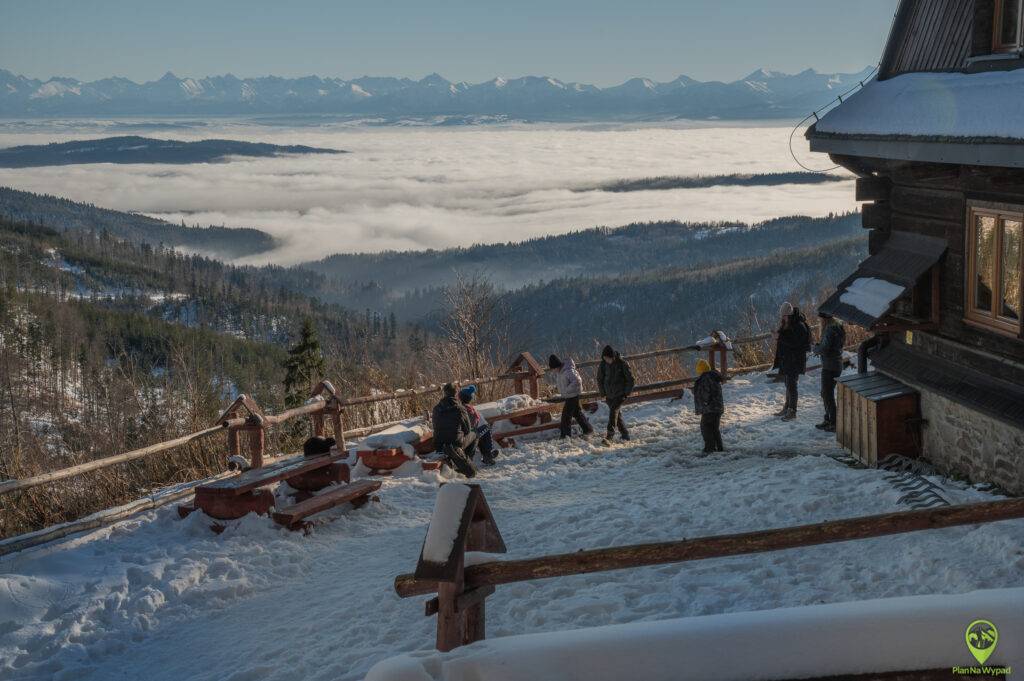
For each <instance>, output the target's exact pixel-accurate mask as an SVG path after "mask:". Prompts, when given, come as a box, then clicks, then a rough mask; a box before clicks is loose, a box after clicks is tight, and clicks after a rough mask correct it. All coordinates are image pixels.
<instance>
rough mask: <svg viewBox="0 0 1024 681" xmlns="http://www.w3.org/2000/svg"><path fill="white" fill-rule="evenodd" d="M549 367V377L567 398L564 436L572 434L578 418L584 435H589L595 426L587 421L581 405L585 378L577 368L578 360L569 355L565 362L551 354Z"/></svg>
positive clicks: (563, 409) (559, 391)
mask: <svg viewBox="0 0 1024 681" xmlns="http://www.w3.org/2000/svg"><path fill="white" fill-rule="evenodd" d="M548 367H549V368H550V369H551V374H549V376H548V379H549V380H552V382H553V383H554V385H555V389H556V390H558V394H559V395H560V396H561V397H563V398H565V402H564V404H562V423H561V431H562V437H563V438H567V437H569V435H570V434H572V420H573V419H576V423H578V424H579V425H580V430H581V431H583V437H587V436H589V435H590V434H591V433H593V432H594V427H593V426H591V425H590V422H589V421H587V417H586V416H584V415H583V409H582V407H580V393H582V392H583V378H582V377H581V376H580V372H579V371H577V370H576V362H574V361H572V359H571V358H568V357H567V358H566V359H565V361H564V362H563V361H562V360H560V359H558V357H557V356H555V355H551V356H550V357H548Z"/></svg>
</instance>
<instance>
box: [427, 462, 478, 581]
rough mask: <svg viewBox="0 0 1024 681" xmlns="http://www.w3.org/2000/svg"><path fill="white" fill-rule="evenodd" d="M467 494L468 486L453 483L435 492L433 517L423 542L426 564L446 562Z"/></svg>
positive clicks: (457, 532)
mask: <svg viewBox="0 0 1024 681" xmlns="http://www.w3.org/2000/svg"><path fill="white" fill-rule="evenodd" d="M469 492H470V487H469V485H461V484H459V483H455V482H450V483H448V484H447V485H443V486H442V487H441V488H440V489H439V490H437V502H436V503H435V505H434V515H433V517H431V519H430V527H429V528H428V529H427V539H426V541H425V542H423V560H425V561H427V562H428V563H444V562H447V560H448V556H449V555H451V552H452V546H453V545H454V544H455V538H456V537H457V536H458V534H459V525H460V524H461V523H462V511H463V509H465V508H466V500H467V499H468V498H469Z"/></svg>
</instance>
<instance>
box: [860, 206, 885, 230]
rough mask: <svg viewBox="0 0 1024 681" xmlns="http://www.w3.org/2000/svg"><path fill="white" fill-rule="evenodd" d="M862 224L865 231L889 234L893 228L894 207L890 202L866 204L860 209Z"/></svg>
mask: <svg viewBox="0 0 1024 681" xmlns="http://www.w3.org/2000/svg"><path fill="white" fill-rule="evenodd" d="M860 224H861V227H864V228H865V229H880V230H882V231H884V232H888V231H889V228H890V227H891V226H892V207H891V206H890V205H889V202H888V201H882V202H879V203H865V204H864V205H863V206H861V207H860Z"/></svg>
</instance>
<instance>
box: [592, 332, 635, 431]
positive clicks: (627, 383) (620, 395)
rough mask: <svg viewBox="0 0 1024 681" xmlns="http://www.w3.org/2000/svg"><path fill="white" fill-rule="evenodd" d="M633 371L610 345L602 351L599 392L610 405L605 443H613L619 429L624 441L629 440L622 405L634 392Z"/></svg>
mask: <svg viewBox="0 0 1024 681" xmlns="http://www.w3.org/2000/svg"><path fill="white" fill-rule="evenodd" d="M634 385H635V381H634V380H633V371H632V370H631V369H630V368H629V364H627V363H626V360H624V359H622V355H620V354H619V353H617V352H615V350H614V349H613V348H612V346H610V345H606V346H604V350H602V351H601V364H600V366H598V368H597V391H598V393H600V395H601V397H602V398H603V399H604V400H605V402H607V403H608V430H607V435H606V436H605V442H611V439H612V437H613V436H614V435H615V430H616V429H618V431H619V436H620V437H621V438H622V439H623V440H629V430H628V429H627V428H626V424H625V422H624V421H623V420H622V411H621V410H622V403H623V402H625V401H626V398H627V397H629V394H630V393H631V392H633V386H634Z"/></svg>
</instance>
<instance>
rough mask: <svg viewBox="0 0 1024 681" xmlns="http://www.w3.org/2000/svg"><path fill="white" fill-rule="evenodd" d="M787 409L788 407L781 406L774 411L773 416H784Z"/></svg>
mask: <svg viewBox="0 0 1024 681" xmlns="http://www.w3.org/2000/svg"><path fill="white" fill-rule="evenodd" d="M787 411H789V407H783V408H782V409H780V410H778V411H777V412H775V416H785V415H786V412H787Z"/></svg>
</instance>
